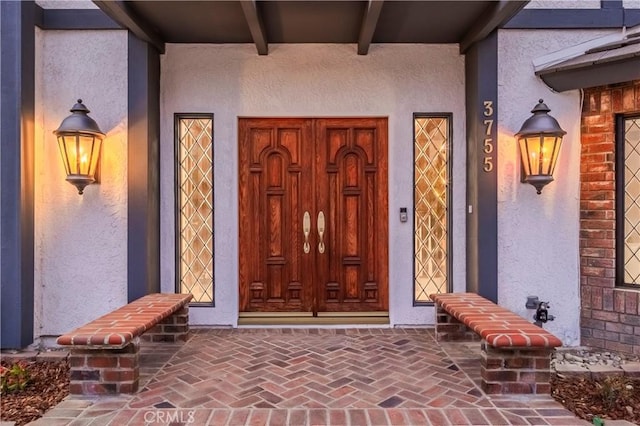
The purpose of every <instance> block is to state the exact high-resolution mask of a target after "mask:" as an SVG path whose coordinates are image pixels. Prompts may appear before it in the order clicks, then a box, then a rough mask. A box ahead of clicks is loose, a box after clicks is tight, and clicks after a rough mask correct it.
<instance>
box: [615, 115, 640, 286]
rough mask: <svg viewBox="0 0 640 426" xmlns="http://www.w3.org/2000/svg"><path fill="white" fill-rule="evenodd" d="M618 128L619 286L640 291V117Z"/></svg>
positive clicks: (628, 119) (622, 120) (627, 119)
mask: <svg viewBox="0 0 640 426" xmlns="http://www.w3.org/2000/svg"><path fill="white" fill-rule="evenodd" d="M617 124H618V125H617V132H618V144H617V146H618V150H619V151H618V159H619V161H618V165H617V167H618V175H617V177H616V180H617V183H618V185H617V188H618V190H617V194H616V196H617V197H618V205H617V206H616V207H617V210H618V220H617V232H618V235H617V240H618V243H617V246H618V250H617V261H618V273H617V276H618V284H619V285H624V286H631V287H634V288H640V116H636V117H619V119H618V122H617ZM620 212H623V214H622V215H621V214H620Z"/></svg>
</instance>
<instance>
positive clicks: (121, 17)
mask: <svg viewBox="0 0 640 426" xmlns="http://www.w3.org/2000/svg"><path fill="white" fill-rule="evenodd" d="M93 3H94V4H95V5H96V6H98V7H99V8H100V9H101V10H102V11H103V12H104V13H106V14H107V15H108V16H109V17H111V18H112V19H113V20H114V21H116V22H118V23H119V24H120V25H122V26H123V27H124V28H127V29H128V30H129V31H131V32H132V33H133V34H134V35H135V36H136V37H138V38H139V39H140V40H142V41H146V42H147V43H149V44H151V45H152V46H153V47H155V48H156V50H158V52H160V53H164V40H163V39H162V37H160V35H159V34H158V33H156V32H155V31H154V30H153V29H152V28H151V25H149V23H148V22H146V21H145V20H144V19H142V18H140V17H139V16H138V15H137V14H136V13H135V12H134V11H133V10H131V8H130V7H129V6H127V5H126V4H125V3H124V2H123V1H112V0H93Z"/></svg>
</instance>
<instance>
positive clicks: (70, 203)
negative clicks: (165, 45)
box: [35, 30, 127, 337]
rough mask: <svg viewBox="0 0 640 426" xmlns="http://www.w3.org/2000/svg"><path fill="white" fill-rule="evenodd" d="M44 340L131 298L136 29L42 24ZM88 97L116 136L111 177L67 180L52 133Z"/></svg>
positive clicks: (40, 311) (39, 269)
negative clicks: (130, 36) (130, 91)
mask: <svg viewBox="0 0 640 426" xmlns="http://www.w3.org/2000/svg"><path fill="white" fill-rule="evenodd" d="M36 31H37V33H36V37H37V38H36V126H35V128H36V139H35V140H36V160H35V167H36V170H35V175H36V177H35V179H36V180H35V182H36V183H35V212H36V213H35V336H36V337H38V336H49V335H57V334H60V333H64V332H67V331H70V330H71V329H73V328H75V327H77V326H79V325H82V324H84V323H86V322H88V321H90V320H92V319H95V318H96V317H98V316H99V315H102V314H104V313H106V312H108V311H110V310H113V309H115V308H116V307H118V306H121V305H122V304H124V303H126V295H127V291H126V289H127V282H126V280H127V244H126V243H127V228H126V227H127V218H126V212H127V197H126V190H127V184H126V183H127V180H126V176H127V156H126V152H127V149H126V146H127V136H126V132H127V35H126V32H124V31H40V30H36ZM78 98H81V99H82V100H83V101H84V103H85V105H86V106H87V107H88V108H89V109H90V110H91V113H90V116H91V117H93V119H94V120H96V121H97V123H98V125H99V126H100V128H101V129H102V131H103V132H105V133H106V134H107V137H106V139H105V141H104V143H103V151H102V175H101V176H102V177H101V183H100V184H99V185H90V186H88V187H87V188H86V189H85V192H84V195H78V193H77V190H76V189H75V187H73V186H72V185H70V184H69V183H67V182H66V181H65V177H66V175H65V172H64V168H63V165H62V161H61V160H60V153H59V151H58V146H57V142H56V138H55V136H54V135H53V133H52V132H53V131H54V130H55V129H57V128H58V126H59V125H60V122H61V121H62V120H63V119H64V118H65V117H66V116H68V115H69V114H70V112H69V109H70V108H71V107H72V106H73V105H74V103H75V102H76V100H77V99H78Z"/></svg>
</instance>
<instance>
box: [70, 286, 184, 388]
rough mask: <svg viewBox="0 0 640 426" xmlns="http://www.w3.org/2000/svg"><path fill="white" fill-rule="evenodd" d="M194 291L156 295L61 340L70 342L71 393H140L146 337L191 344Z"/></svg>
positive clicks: (119, 310)
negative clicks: (142, 348) (143, 344)
mask: <svg viewBox="0 0 640 426" xmlns="http://www.w3.org/2000/svg"><path fill="white" fill-rule="evenodd" d="M191 298H192V296H191V295H190V294H187V295H184V294H151V295H148V296H144V297H142V298H140V299H138V300H135V301H133V302H131V303H129V304H128V305H126V306H123V307H122V308H120V309H117V310H115V311H113V312H111V313H109V314H107V315H104V316H102V317H100V318H98V319H96V320H95V321H92V322H90V323H89V324H86V325H84V326H82V327H80V328H78V329H76V330H74V331H72V332H71V333H69V334H65V335H62V336H60V337H59V338H58V344H59V345H66V346H69V352H70V355H69V365H70V370H71V372H70V375H71V384H70V393H71V394H73V395H104V394H119V393H135V392H137V391H138V386H139V380H140V355H139V352H140V341H141V340H143V341H149V342H185V341H186V340H187V338H188V335H189V305H188V303H189V301H190V300H191Z"/></svg>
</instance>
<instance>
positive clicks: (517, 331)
mask: <svg viewBox="0 0 640 426" xmlns="http://www.w3.org/2000/svg"><path fill="white" fill-rule="evenodd" d="M429 297H431V299H432V300H433V301H434V302H435V304H436V339H437V340H440V341H469V340H481V354H482V358H481V363H480V372H481V376H482V389H483V390H484V391H485V392H486V393H488V394H496V393H497V394H531V393H535V394H538V393H540V394H541V393H546V394H548V393H550V392H551V384H550V378H551V366H550V365H551V354H552V352H553V350H554V348H556V347H558V346H562V342H561V341H560V339H558V338H557V337H556V336H554V335H553V334H551V333H549V332H548V331H546V330H544V329H542V328H540V327H538V326H537V325H534V324H533V323H531V322H529V321H527V320H526V319H524V318H522V317H521V316H519V315H516V314H514V313H513V312H511V311H509V310H508V309H505V308H503V307H500V306H498V305H496V304H495V303H493V302H491V301H489V300H487V299H485V298H483V297H481V296H479V295H477V294H475V293H448V294H432V295H430V296H429Z"/></svg>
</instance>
